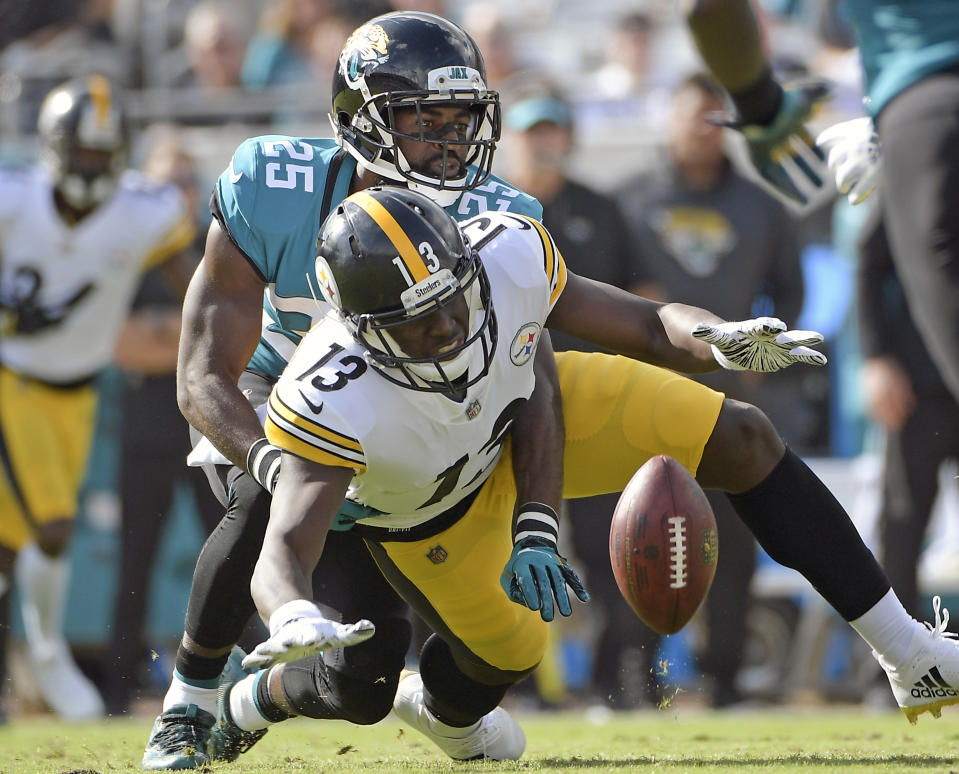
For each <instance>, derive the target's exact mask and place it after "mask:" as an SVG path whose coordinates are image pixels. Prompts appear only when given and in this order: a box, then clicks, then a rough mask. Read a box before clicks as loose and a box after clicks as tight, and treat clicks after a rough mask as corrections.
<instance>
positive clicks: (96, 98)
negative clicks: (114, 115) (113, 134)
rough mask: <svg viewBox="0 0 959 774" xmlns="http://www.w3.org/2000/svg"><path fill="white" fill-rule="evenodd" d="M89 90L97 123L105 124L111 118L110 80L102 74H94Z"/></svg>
mask: <svg viewBox="0 0 959 774" xmlns="http://www.w3.org/2000/svg"><path fill="white" fill-rule="evenodd" d="M89 90H90V99H91V100H92V101H93V108H94V110H95V111H96V116H97V123H98V124H99V125H100V126H103V124H105V123H106V122H107V121H108V120H109V118H110V82H109V81H107V79H106V78H104V77H103V76H102V75H92V76H90V86H89Z"/></svg>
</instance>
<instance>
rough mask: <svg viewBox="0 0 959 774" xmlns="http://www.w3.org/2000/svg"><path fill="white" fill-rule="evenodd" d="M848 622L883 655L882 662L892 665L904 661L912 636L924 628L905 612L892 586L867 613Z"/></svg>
mask: <svg viewBox="0 0 959 774" xmlns="http://www.w3.org/2000/svg"><path fill="white" fill-rule="evenodd" d="M849 623H850V625H851V626H852V628H853V629H855V630H856V631H857V632H859V635H860V636H861V637H862V638H863V639H864V640H865V641H866V642H868V643H869V645H870V646H871V647H872V649H873V650H874V651H876V653H878V654H879V655H880V656H882V658H883V661H885V662H887V663H888V664H890V665H893V666H895V665H898V664H900V663H902V662H903V660H905V658H906V656H907V655H908V654H909V649H910V646H911V645H912V638H913V636H914V635H915V634H916V633H917V632H922V631H924V630H925V629H924V627H923V625H922V624H921V623H919V621H917V620H916V619H915V618H913V617H912V616H911V615H909V613H907V612H906V609H905V608H904V607H903V606H902V603H901V602H900V601H899V597H897V596H896V594H895V592H894V591H893V590H892V589H889V591H888V592H887V593H886V595H885V596H884V597H883V598H882V599H880V600H879V601H878V602H877V603H876V604H875V605H873V606H872V607H871V608H870V609H869V610H868V611H867V612H866V613H864V614H863V615H861V616H860V617H859V618H857V619H856V620H855V621H850V622H849Z"/></svg>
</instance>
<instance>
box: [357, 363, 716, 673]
mask: <svg viewBox="0 0 959 774" xmlns="http://www.w3.org/2000/svg"><path fill="white" fill-rule="evenodd" d="M556 363H557V366H558V369H559V381H560V389H561V391H562V397H563V414H564V418H565V423H566V445H565V464H564V476H565V481H564V489H563V494H564V497H587V496H590V495H597V494H606V493H610V492H619V491H622V489H623V488H624V487H625V486H626V484H627V482H628V481H629V479H630V478H631V477H632V475H633V473H635V472H636V470H637V469H638V468H639V467H640V466H641V465H642V464H643V463H644V462H646V461H647V460H648V459H650V458H651V457H653V456H655V455H657V454H668V455H670V456H671V457H675V458H676V459H677V460H678V461H679V462H680V463H681V464H682V465H683V466H684V467H685V468H686V469H687V470H689V472H690V473H693V474H695V472H696V469H697V468H698V467H699V462H700V459H701V458H702V454H703V447H704V446H705V445H706V441H707V440H708V439H709V437H710V435H711V434H712V431H713V427H714V425H715V424H716V419H717V417H718V416H719V410H720V407H721V405H722V401H723V397H724V396H723V394H722V393H719V392H715V391H714V390H711V389H709V388H708V387H705V386H703V385H702V384H699V383H698V382H695V381H692V380H691V379H687V378H686V377H683V376H679V375H677V374H675V373H673V372H672V371H668V370H665V369H662V368H657V367H655V366H651V365H648V364H646V363H640V362H638V361H635V360H630V359H628V358H625V357H619V356H613V355H606V354H601V353H580V352H561V353H557V354H556ZM515 505H516V483H515V480H514V477H513V470H512V455H511V453H510V446H509V445H508V444H507V445H506V446H504V450H503V455H502V458H501V459H500V461H499V462H498V463H497V466H496V469H495V470H494V471H493V473H492V475H491V476H490V478H489V479H488V480H487V481H486V483H485V484H484V485H483V487H482V490H481V491H480V493H479V495H478V496H477V497H476V500H475V501H474V502H473V504H472V506H471V507H470V509H469V511H467V513H466V515H465V516H464V517H463V518H462V519H460V520H459V521H458V522H457V523H455V524H454V525H453V526H451V527H449V528H448V529H446V530H444V531H443V532H441V533H439V534H437V535H435V536H434V537H431V538H428V539H426V540H420V541H415V542H383V543H378V544H376V543H373V544H372V545H371V550H372V551H373V554H374V556H375V557H376V560H377V563H378V564H379V565H380V568H381V569H382V570H383V572H384V574H385V575H386V576H387V577H388V578H389V580H390V582H391V583H393V585H394V586H395V587H396V588H397V589H398V590H399V591H400V593H401V594H403V596H404V597H405V598H406V599H407V601H408V602H409V603H410V604H412V605H413V607H414V608H415V609H416V610H417V612H419V613H420V615H421V616H423V618H424V619H425V620H426V621H427V622H428V623H429V624H430V625H431V626H432V627H433V629H434V631H436V632H437V633H439V634H441V635H442V636H443V637H444V639H446V640H447V642H448V643H449V644H450V645H451V647H452V648H453V650H454V652H457V653H459V654H460V656H461V657H462V656H463V654H464V652H465V653H466V654H470V655H469V656H468V658H470V659H471V660H476V661H478V662H479V663H482V664H486V665H488V666H490V667H493V668H494V670H498V671H500V672H506V673H512V676H513V679H515V677H518V676H519V675H521V674H523V673H526V672H528V671H529V670H531V669H532V668H534V667H535V666H536V665H537V664H538V663H539V661H540V659H541V658H542V657H543V654H544V652H545V650H546V644H547V626H546V623H545V622H544V621H543V620H542V618H541V617H540V614H539V612H538V611H533V610H529V609H528V608H526V607H524V606H521V605H518V604H516V603H515V602H512V601H511V600H510V599H509V598H508V597H507V596H506V594H505V593H504V592H503V589H502V587H501V586H500V574H501V573H502V571H503V568H504V567H505V566H506V563H507V561H508V560H509V556H510V552H511V551H512V548H513V541H512V534H511V523H512V518H513V511H514V506H515ZM611 516H612V514H610V517H611ZM596 528H597V529H602V530H608V529H609V521H603V522H602V523H600V524H597V525H596ZM504 678H505V679H504V680H503V682H507V681H509V679H510V676H509V675H506V676H504Z"/></svg>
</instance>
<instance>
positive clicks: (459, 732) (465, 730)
mask: <svg viewBox="0 0 959 774" xmlns="http://www.w3.org/2000/svg"><path fill="white" fill-rule="evenodd" d="M423 709H425V710H426V714H427V715H428V716H429V719H430V727H431V728H432V729H433V731H434V732H435V733H436V734H437V736H445V737H446V738H447V739H465V738H466V737H468V736H469V735H470V734H472V733H473V732H474V731H475V730H476V729H477V728H479V724H480V722H481V721H479V720H477V721H476V722H475V723H473V724H472V725H469V726H448V725H446V723H444V722H443V721H441V720H437V719H436V715H434V714H433V713H432V712H430V711H429V708H428V707H427V706H426V705H425V704H424V705H423Z"/></svg>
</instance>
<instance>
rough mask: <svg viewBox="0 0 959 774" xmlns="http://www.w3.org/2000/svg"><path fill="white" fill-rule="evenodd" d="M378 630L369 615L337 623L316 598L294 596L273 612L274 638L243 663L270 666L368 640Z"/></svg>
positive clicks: (252, 666)
mask: <svg viewBox="0 0 959 774" xmlns="http://www.w3.org/2000/svg"><path fill="white" fill-rule="evenodd" d="M375 631H376V627H374V626H373V624H372V622H370V621H367V620H365V619H364V620H362V621H357V622H356V623H354V624H341V623H337V622H336V621H331V620H329V619H328V618H324V617H323V614H322V613H320V610H319V608H318V607H317V606H316V605H314V604H313V603H312V602H309V601H308V600H305V599H294V600H293V601H292V602H287V603H286V604H284V605H280V607H278V608H277V609H276V611H275V612H274V613H273V615H271V616H270V639H268V640H266V641H265V642H261V643H260V644H259V645H257V646H256V647H255V648H254V649H253V652H252V653H250V655H248V656H247V657H246V658H244V659H243V667H244V668H245V669H252V668H255V667H261V668H262V667H268V666H272V665H273V664H279V663H282V662H284V661H297V660H298V659H301V658H306V657H307V656H312V655H313V654H314V653H319V652H320V651H323V650H330V649H331V648H345V647H347V646H348V645H356V644H358V643H360V642H363V641H364V640H368V639H369V638H370V637H372V636H373V634H374V632H375Z"/></svg>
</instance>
